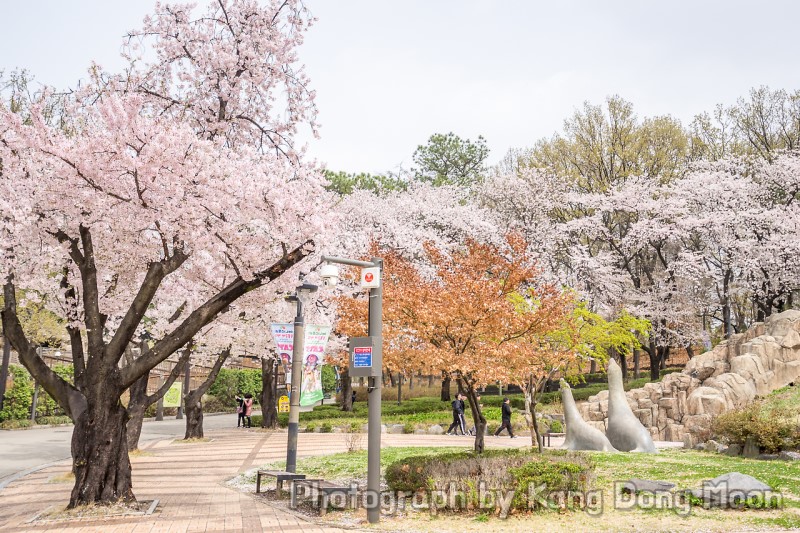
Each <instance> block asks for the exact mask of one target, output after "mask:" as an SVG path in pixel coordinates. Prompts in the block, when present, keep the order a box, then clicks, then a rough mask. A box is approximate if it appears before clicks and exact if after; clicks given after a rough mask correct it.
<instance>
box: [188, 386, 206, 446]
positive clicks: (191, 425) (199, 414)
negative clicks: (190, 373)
mask: <svg viewBox="0 0 800 533" xmlns="http://www.w3.org/2000/svg"><path fill="white" fill-rule="evenodd" d="M197 393H198V390H197V389H196V390H193V391H192V392H190V393H189V394H188V395H187V396H186V398H184V400H183V406H184V416H185V417H186V434H185V435H184V437H183V438H184V439H202V438H203V400H202V396H203V395H202V393H201V394H197Z"/></svg>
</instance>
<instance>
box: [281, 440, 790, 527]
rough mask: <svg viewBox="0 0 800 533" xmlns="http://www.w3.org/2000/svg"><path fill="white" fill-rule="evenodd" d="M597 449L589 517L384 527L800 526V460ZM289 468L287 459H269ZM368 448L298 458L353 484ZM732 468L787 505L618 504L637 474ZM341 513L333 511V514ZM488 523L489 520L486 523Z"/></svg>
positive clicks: (389, 455)
mask: <svg viewBox="0 0 800 533" xmlns="http://www.w3.org/2000/svg"><path fill="white" fill-rule="evenodd" d="M459 450H462V451H464V452H465V453H467V451H466V450H465V449H464V448H454V447H448V448H412V447H408V448H384V449H383V450H382V452H381V464H382V466H383V468H385V467H386V466H387V465H388V464H391V463H392V462H394V461H398V460H402V459H405V458H407V457H410V456H415V455H436V454H442V453H452V452H454V451H459ZM585 453H587V454H590V456H591V458H592V460H593V461H594V463H595V473H596V478H595V480H594V488H596V489H599V490H601V491H602V493H603V506H604V507H603V512H602V513H601V514H600V515H589V514H587V513H585V512H583V511H575V510H573V511H568V512H566V513H556V512H537V513H531V514H521V515H519V514H518V515H514V516H512V517H510V518H509V519H508V520H505V521H502V522H501V521H500V520H499V519H497V518H494V517H491V516H489V515H487V514H486V513H477V512H471V513H470V512H466V513H460V514H454V513H447V514H443V515H440V516H435V517H434V516H429V515H428V514H426V513H424V512H417V513H410V514H406V515H403V516H395V517H391V518H387V519H386V524H385V527H386V528H389V529H392V530H397V529H414V530H419V531H437V530H454V529H455V530H460V531H463V532H467V531H482V529H481V526H480V524H481V523H483V522H485V521H486V520H487V519H488V520H492V521H494V520H497V522H496V523H495V524H496V527H501V526H500V524H502V529H503V530H508V531H534V530H539V529H542V528H544V529H545V530H548V531H587V530H591V531H595V530H596V531H621V530H631V531H696V530H702V531H736V530H742V529H749V530H753V529H757V530H762V529H786V528H800V464H798V463H800V462H798V463H794V462H784V461H758V460H754V459H744V458H737V457H728V456H724V455H718V454H712V453H706V452H698V451H693V450H681V449H671V450H664V451H661V452H660V453H658V454H636V453H600V452H585ZM269 466H270V467H275V468H282V466H283V465H282V464H280V463H278V464H273V465H269ZM366 469H367V456H366V452H365V451H364V452H355V453H340V454H335V455H327V456H322V457H310V458H304V459H300V460H299V461H298V471H300V472H304V473H307V474H309V475H313V476H315V477H321V478H323V479H328V480H336V481H338V482H340V483H348V482H349V481H350V480H355V481H358V482H362V481H363V480H364V479H365V478H366ZM728 472H741V473H743V474H748V475H751V476H753V477H755V478H757V479H759V480H761V481H763V482H765V483H767V484H769V485H770V486H771V487H773V488H774V489H776V490H778V491H780V492H781V494H782V495H783V507H782V508H780V509H771V510H748V511H741V510H721V509H703V508H702V507H692V508H691V512H690V513H689V515H688V516H683V515H681V514H679V513H677V512H676V511H675V509H670V508H661V509H633V510H630V509H628V510H622V509H617V508H616V507H615V503H614V502H615V498H617V497H618V496H617V495H616V494H615V491H614V486H615V485H614V483H615V482H624V481H626V480H628V479H631V478H643V479H651V480H662V481H670V482H672V483H675V484H676V485H677V488H678V489H690V488H699V487H700V486H701V484H702V482H703V480H707V479H712V478H714V477H717V476H719V475H722V474H725V473H728ZM335 516H336V513H334V517H335ZM483 527H484V528H485V527H486V525H485V524H483Z"/></svg>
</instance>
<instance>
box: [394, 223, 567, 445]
mask: <svg viewBox="0 0 800 533" xmlns="http://www.w3.org/2000/svg"><path fill="white" fill-rule="evenodd" d="M527 248H528V246H527V242H525V240H524V239H523V238H522V237H520V236H519V235H517V234H510V235H508V236H507V237H506V245H505V246H503V247H496V246H493V245H489V244H482V243H478V242H474V241H468V242H467V243H466V245H465V246H464V247H463V249H460V250H455V251H451V252H449V253H444V252H442V251H440V250H437V249H435V248H434V247H433V246H430V245H426V252H427V255H428V260H429V261H430V264H431V265H432V266H433V267H434V269H435V275H434V276H432V278H431V279H430V280H425V279H421V278H420V277H419V276H417V278H415V279H414V282H413V283H402V284H399V285H398V287H397V290H396V293H395V298H396V301H395V302H393V303H392V304H391V306H392V307H393V310H392V312H393V313H394V316H393V320H395V321H396V324H398V325H399V324H402V325H403V326H404V327H405V328H407V329H408V330H413V331H414V332H415V337H416V338H417V339H422V340H424V341H426V343H427V346H426V347H425V348H424V349H423V350H421V355H422V357H423V359H424V360H425V361H426V363H427V364H428V365H430V366H432V367H434V368H440V369H443V370H445V371H448V372H452V373H453V374H454V375H456V376H457V378H458V379H460V380H461V381H462V383H463V385H464V390H465V392H466V394H467V396H468V398H469V403H470V409H471V411H472V416H473V419H474V420H475V426H476V432H475V444H474V448H475V451H477V452H478V453H481V452H482V451H483V449H484V433H485V429H486V419H485V417H484V415H483V413H482V410H481V407H480V405H479V404H478V401H477V389H478V388H479V387H480V386H482V385H484V384H486V383H489V382H493V381H496V380H502V381H504V382H506V383H508V382H510V381H511V378H512V377H515V376H517V375H518V368H520V367H521V366H522V365H523V362H524V361H525V360H526V359H527V358H528V357H530V356H531V355H532V351H531V350H524V349H521V347H522V346H524V345H525V343H526V342H528V343H529V341H530V339H533V338H544V337H545V336H546V335H548V334H550V333H551V332H554V331H557V330H559V329H562V328H563V322H564V320H566V319H567V318H568V317H569V314H570V311H571V308H570V305H569V296H568V295H565V294H564V293H562V291H560V290H559V289H558V288H556V287H555V286H553V285H550V284H547V283H544V282H542V281H541V272H540V271H539V269H538V268H537V267H536V266H535V262H534V260H533V258H532V257H531V255H530V254H529V252H528V250H527ZM522 302H524V303H525V305H522ZM395 327H397V326H395Z"/></svg>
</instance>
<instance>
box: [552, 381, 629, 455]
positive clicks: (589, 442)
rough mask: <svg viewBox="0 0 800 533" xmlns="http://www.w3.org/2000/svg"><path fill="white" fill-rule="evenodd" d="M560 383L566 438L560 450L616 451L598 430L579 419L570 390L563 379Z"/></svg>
mask: <svg viewBox="0 0 800 533" xmlns="http://www.w3.org/2000/svg"><path fill="white" fill-rule="evenodd" d="M560 383H561V403H562V404H563V406H564V425H565V426H566V437H565V438H564V444H563V445H562V446H561V448H562V449H564V450H595V451H600V452H615V451H617V450H615V449H614V447H613V446H612V445H611V443H610V442H609V441H608V439H607V438H606V436H605V435H603V433H602V432H601V431H600V430H599V429H597V428H595V427H592V426H590V425H589V424H587V423H586V421H584V420H583V418H581V415H580V413H579V412H578V408H577V407H576V406H575V399H574V398H573V397H572V389H571V388H570V386H569V384H568V383H567V382H566V381H564V380H563V379H562V380H561V382H560Z"/></svg>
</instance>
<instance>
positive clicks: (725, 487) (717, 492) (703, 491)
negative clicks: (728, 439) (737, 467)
mask: <svg viewBox="0 0 800 533" xmlns="http://www.w3.org/2000/svg"><path fill="white" fill-rule="evenodd" d="M691 492H692V495H693V496H694V497H695V498H700V499H702V500H703V503H704V505H705V506H709V507H737V506H738V505H739V504H741V503H742V502H744V500H746V499H747V498H752V497H757V496H761V497H765V498H768V497H769V495H770V493H771V492H772V488H771V487H770V486H769V485H767V484H766V483H762V482H761V481H759V480H757V479H756V478H754V477H752V476H748V475H746V474H740V473H739V472H731V473H729V474H723V475H721V476H719V477H716V478H714V479H711V480H709V481H705V482H703V487H702V488H700V489H695V490H693V491H691Z"/></svg>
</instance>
